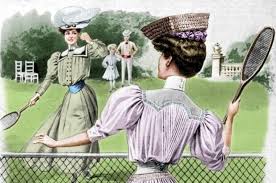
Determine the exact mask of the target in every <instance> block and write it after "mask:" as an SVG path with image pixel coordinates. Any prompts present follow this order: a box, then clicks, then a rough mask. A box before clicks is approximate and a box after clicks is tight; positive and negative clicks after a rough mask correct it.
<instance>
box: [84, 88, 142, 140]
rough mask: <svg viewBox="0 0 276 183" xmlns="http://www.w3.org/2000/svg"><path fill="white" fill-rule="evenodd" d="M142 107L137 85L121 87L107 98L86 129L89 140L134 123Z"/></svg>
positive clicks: (138, 117)
mask: <svg viewBox="0 0 276 183" xmlns="http://www.w3.org/2000/svg"><path fill="white" fill-rule="evenodd" d="M143 109H144V103H143V100H142V91H141V89H140V88H139V87H138V86H135V85H133V86H129V87H125V88H121V89H120V90H118V91H117V92H115V93H114V94H113V95H112V96H111V97H110V98H109V100H108V102H107V104H106V106H105V108H104V109H103V111H102V114H101V117H100V118H99V119H98V120H97V121H96V123H95V125H94V126H93V127H92V128H90V129H89V130H88V131H87V134H88V137H89V139H90V141H91V142H95V141H97V140H100V139H103V138H105V137H108V136H110V135H113V134H115V133H116V132H118V131H119V130H124V129H129V128H132V127H134V126H135V125H136V123H137V122H138V120H139V119H140V117H141V114H142V112H143Z"/></svg>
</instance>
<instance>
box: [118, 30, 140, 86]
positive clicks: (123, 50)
mask: <svg viewBox="0 0 276 183" xmlns="http://www.w3.org/2000/svg"><path fill="white" fill-rule="evenodd" d="M122 34H123V36H124V41H122V42H121V43H120V44H119V46H118V48H117V52H118V53H119V55H120V56H121V58H122V63H121V65H122V86H124V82H125V72H126V66H127V73H128V85H130V84H131V80H132V64H133V56H134V55H135V54H136V52H137V51H138V48H137V46H136V45H135V43H134V42H132V41H130V40H129V38H130V34H131V31H130V30H124V32H123V33H122Z"/></svg>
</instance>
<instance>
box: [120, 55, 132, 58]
mask: <svg viewBox="0 0 276 183" xmlns="http://www.w3.org/2000/svg"><path fill="white" fill-rule="evenodd" d="M121 56H122V57H123V58H130V57H131V55H121Z"/></svg>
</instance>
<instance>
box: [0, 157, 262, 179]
mask: <svg viewBox="0 0 276 183" xmlns="http://www.w3.org/2000/svg"><path fill="white" fill-rule="evenodd" d="M0 158H1V161H0V173H1V175H0V182H5V183H6V182H7V183H40V182H42V183H68V182H72V183H73V182H74V183H75V182H76V183H79V182H81V183H82V182H93V183H94V182H95V183H102V182H103V183H104V182H106V183H109V182H119V183H120V182H126V181H127V179H128V177H129V176H130V175H131V174H133V173H134V172H135V170H136V165H135V163H133V162H129V161H128V159H127V154H125V153H123V154H122V153H112V154H110V153H109V154H106V153H104V154H79V153H78V154H45V153H43V154H42V153H39V154H37V153H36V154H32V153H1V154H0ZM265 164H266V163H265V159H264V157H263V156H262V155H260V154H236V155H231V156H230V157H229V158H228V162H227V166H226V168H225V169H224V170H223V171H219V172H213V171H209V170H208V169H207V168H206V167H205V166H203V165H202V163H201V162H200V161H199V160H197V159H195V158H193V157H192V156H190V155H183V156H182V158H181V159H180V161H179V162H178V163H177V164H176V165H172V166H170V167H169V172H170V173H171V174H172V175H173V176H174V177H175V178H176V180H177V181H178V182H179V183H212V182H214V183H236V182H237V183H247V182H248V183H260V182H263V179H264V176H265V173H264V167H265Z"/></svg>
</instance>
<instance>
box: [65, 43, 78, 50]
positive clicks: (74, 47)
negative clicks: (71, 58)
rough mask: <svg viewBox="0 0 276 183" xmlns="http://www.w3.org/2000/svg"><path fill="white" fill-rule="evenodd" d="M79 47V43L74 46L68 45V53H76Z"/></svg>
mask: <svg viewBox="0 0 276 183" xmlns="http://www.w3.org/2000/svg"><path fill="white" fill-rule="evenodd" d="M78 47H79V46H78V45H77V43H75V44H73V45H68V51H74V50H75V49H76V48H78Z"/></svg>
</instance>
